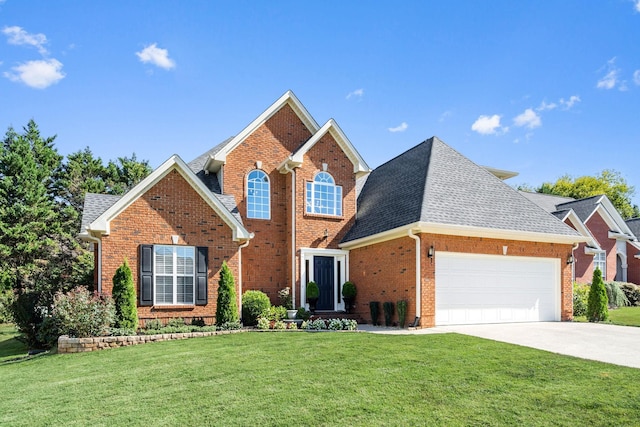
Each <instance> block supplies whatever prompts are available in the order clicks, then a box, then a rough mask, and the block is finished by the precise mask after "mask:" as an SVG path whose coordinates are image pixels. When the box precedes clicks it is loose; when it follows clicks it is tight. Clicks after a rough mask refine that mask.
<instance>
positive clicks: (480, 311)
mask: <svg viewBox="0 0 640 427" xmlns="http://www.w3.org/2000/svg"><path fill="white" fill-rule="evenodd" d="M435 262H436V324H437V325H450V324H471V323H498V322H531V321H544V320H559V316H560V282H559V280H560V270H559V269H560V263H559V260H558V259H553V258H527V257H507V256H495V255H476V254H458V253H449V252H436V259H435Z"/></svg>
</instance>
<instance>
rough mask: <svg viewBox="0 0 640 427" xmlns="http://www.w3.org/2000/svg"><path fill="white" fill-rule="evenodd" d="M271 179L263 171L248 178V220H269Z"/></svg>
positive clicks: (250, 173)
mask: <svg viewBox="0 0 640 427" xmlns="http://www.w3.org/2000/svg"><path fill="white" fill-rule="evenodd" d="M270 206H271V190H270V184H269V177H268V176H267V174H266V173H264V172H263V171H261V170H253V171H251V172H249V176H247V218H257V219H269V218H270V212H271V208H270Z"/></svg>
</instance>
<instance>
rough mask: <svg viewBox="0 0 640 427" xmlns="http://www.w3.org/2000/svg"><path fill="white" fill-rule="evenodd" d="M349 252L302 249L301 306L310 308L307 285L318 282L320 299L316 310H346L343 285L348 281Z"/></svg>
mask: <svg viewBox="0 0 640 427" xmlns="http://www.w3.org/2000/svg"><path fill="white" fill-rule="evenodd" d="M347 253H348V252H347V251H343V250H340V249H316V248H302V249H301V250H300V255H301V257H300V258H301V259H300V261H301V262H300V264H301V265H300V284H301V286H300V291H301V292H300V297H301V299H300V304H301V305H302V306H304V307H306V308H309V305H308V304H307V300H306V290H307V283H309V282H316V284H317V285H318V288H319V290H320V297H319V298H318V302H317V303H316V310H320V311H340V310H344V301H343V300H342V295H341V291H342V284H343V283H344V282H345V281H347V280H348V276H347Z"/></svg>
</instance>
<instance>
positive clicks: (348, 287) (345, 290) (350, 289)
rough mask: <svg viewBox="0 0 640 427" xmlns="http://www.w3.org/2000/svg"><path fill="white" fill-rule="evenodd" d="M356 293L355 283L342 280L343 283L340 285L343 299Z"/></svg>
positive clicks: (352, 296) (353, 296) (354, 295)
mask: <svg viewBox="0 0 640 427" xmlns="http://www.w3.org/2000/svg"><path fill="white" fill-rule="evenodd" d="M357 294H358V290H357V289H356V285H355V283H353V282H351V281H349V282H344V284H343V285H342V296H343V297H344V298H345V299H349V298H355V297H356V295H357Z"/></svg>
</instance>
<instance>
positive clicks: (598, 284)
mask: <svg viewBox="0 0 640 427" xmlns="http://www.w3.org/2000/svg"><path fill="white" fill-rule="evenodd" d="M608 304H609V300H608V298H607V290H606V289H605V286H604V282H603V281H602V272H601V271H600V269H599V268H596V269H595V270H594V271H593V281H592V282H591V289H589V302H588V305H587V319H588V320H589V322H602V321H604V320H607V319H608V318H609V309H608V308H607V305H608Z"/></svg>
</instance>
